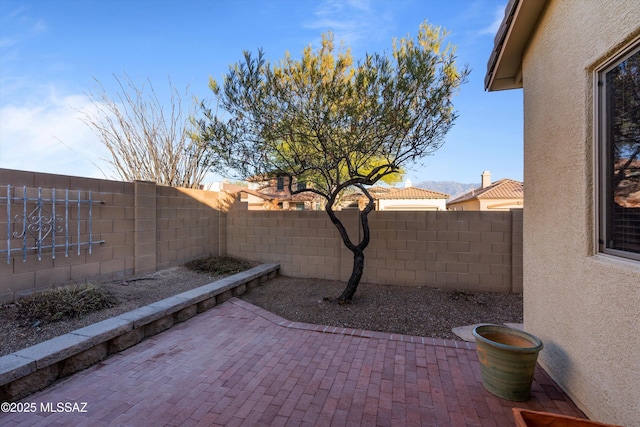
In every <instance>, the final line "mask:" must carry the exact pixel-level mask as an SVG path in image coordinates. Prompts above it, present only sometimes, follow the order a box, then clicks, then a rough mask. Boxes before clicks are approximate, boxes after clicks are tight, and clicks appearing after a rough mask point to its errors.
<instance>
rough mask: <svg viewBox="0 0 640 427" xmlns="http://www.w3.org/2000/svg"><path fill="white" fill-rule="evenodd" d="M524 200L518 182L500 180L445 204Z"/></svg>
mask: <svg viewBox="0 0 640 427" xmlns="http://www.w3.org/2000/svg"><path fill="white" fill-rule="evenodd" d="M522 198H524V185H523V183H522V182H520V181H514V180H513V179H508V178H505V179H501V180H498V181H496V182H494V183H493V184H491V185H490V186H488V187H486V188H475V189H473V190H471V191H468V192H466V193H464V194H463V195H462V196H459V197H457V198H455V199H453V200H451V201H449V203H447V205H450V204H452V203H460V202H466V201H467V200H473V199H522Z"/></svg>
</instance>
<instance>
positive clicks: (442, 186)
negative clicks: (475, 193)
mask: <svg viewBox="0 0 640 427" xmlns="http://www.w3.org/2000/svg"><path fill="white" fill-rule="evenodd" d="M413 186H414V187H417V188H423V189H425V190H433V191H439V192H440V193H445V194H449V195H451V198H454V197H458V196H460V195H461V194H464V193H466V192H467V191H470V190H473V189H474V188H478V187H480V184H479V183H478V184H463V183H461V182H456V181H423V182H419V183H417V184H414V185H413Z"/></svg>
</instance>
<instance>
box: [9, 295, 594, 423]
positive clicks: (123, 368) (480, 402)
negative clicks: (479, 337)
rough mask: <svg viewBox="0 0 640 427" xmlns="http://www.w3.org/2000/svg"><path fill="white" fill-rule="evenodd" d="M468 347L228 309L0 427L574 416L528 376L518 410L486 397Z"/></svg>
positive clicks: (61, 388)
mask: <svg viewBox="0 0 640 427" xmlns="http://www.w3.org/2000/svg"><path fill="white" fill-rule="evenodd" d="M474 348H475V346H474V345H473V344H469V343H465V342H462V341H460V342H458V341H444V340H437V339H436V340H434V339H431V338H420V337H408V336H399V335H390V334H386V333H379V332H368V331H357V330H350V329H347V330H345V329H342V328H332V327H331V328H327V327H318V326H313V325H306V324H300V323H292V322H289V321H286V320H284V319H282V318H280V317H278V316H275V315H273V314H271V313H269V312H266V311H264V310H262V309H260V308H258V307H256V306H253V305H251V304H249V303H246V302H244V301H242V300H239V299H232V300H229V301H227V302H226V303H224V304H222V305H219V306H217V307H215V308H213V309H211V310H209V311H207V312H205V313H202V314H200V315H198V316H196V317H194V318H192V319H190V320H188V321H186V322H184V323H181V324H179V325H177V326H176V327H174V328H172V329H171V330H168V331H166V332H164V333H161V334H159V335H156V336H154V337H152V338H149V339H147V340H145V341H143V342H142V343H140V344H138V345H137V346H135V347H132V348H130V349H128V350H125V351H123V352H121V353H118V354H116V355H113V356H111V357H109V358H108V359H106V360H104V361H102V362H101V363H99V364H97V365H94V366H92V367H90V368H88V369H86V370H84V371H82V372H79V373H77V374H74V375H72V376H71V377H69V378H65V379H63V380H61V381H59V382H57V383H55V384H54V385H53V386H51V387H49V388H47V389H45V390H43V391H41V392H39V393H36V394H34V395H32V396H29V397H28V398H25V399H23V400H22V401H21V402H22V403H24V404H27V405H29V406H30V408H31V409H35V410H36V412H35V413H21V414H17V413H10V414H6V413H4V414H2V413H0V425H2V426H14V425H20V426H23V425H34V426H40V425H41V426H68V425H74V426H80V425H84V426H92V427H97V426H107V425H126V426H149V425H153V426H161V425H164V426H217V425H221V426H240V425H242V426H304V425H306V426H360V425H362V426H376V425H380V426H393V425H399V426H400V425H406V426H513V425H514V423H513V418H512V415H511V408H512V407H514V406H519V407H524V408H529V409H533V410H540V411H549V412H556V413H562V414H566V415H572V416H577V417H584V414H582V412H580V410H578V409H577V408H576V406H575V405H574V404H573V403H572V402H571V401H570V400H569V398H568V397H567V396H566V395H565V394H564V393H563V392H562V391H561V390H560V389H559V388H558V387H557V386H556V385H555V384H554V383H553V381H552V380H551V379H550V378H549V377H548V376H547V374H546V373H545V372H544V371H543V370H542V369H539V368H538V369H537V370H536V374H535V380H534V384H533V387H532V396H531V398H530V399H529V400H528V401H527V402H522V403H517V402H509V401H506V400H502V399H500V398H498V397H495V396H493V395H491V394H490V393H488V392H487V391H485V390H484V388H483V387H482V384H481V377H480V365H479V364H478V362H477V357H476V354H475V350H474ZM58 403H62V404H63V405H62V406H61V407H60V408H61V409H65V406H64V403H68V405H67V406H66V408H68V409H70V410H82V409H84V410H85V411H86V412H80V413H79V412H52V411H51V409H52V408H54V409H57V408H58V406H57V405H58ZM83 403H86V407H84V408H83V407H82V406H83ZM74 404H77V405H75V406H74ZM43 409H44V410H45V411H44V412H43V411H42V410H43Z"/></svg>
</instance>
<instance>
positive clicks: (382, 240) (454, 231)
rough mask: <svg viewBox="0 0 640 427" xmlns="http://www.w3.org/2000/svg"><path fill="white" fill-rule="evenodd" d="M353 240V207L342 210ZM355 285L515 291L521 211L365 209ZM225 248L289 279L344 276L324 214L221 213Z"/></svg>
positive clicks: (341, 254)
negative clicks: (366, 234) (275, 267)
mask: <svg viewBox="0 0 640 427" xmlns="http://www.w3.org/2000/svg"><path fill="white" fill-rule="evenodd" d="M338 216H339V217H340V218H341V220H342V221H343V222H344V224H345V226H346V227H347V229H348V230H349V232H350V236H352V239H353V240H354V241H359V240H360V238H361V235H362V230H361V229H360V227H359V226H358V224H359V222H358V212H357V211H342V212H339V213H338ZM369 226H370V231H371V243H370V244H369V246H368V247H367V249H366V250H365V272H364V275H363V278H362V281H363V282H369V283H381V284H389V285H415V286H433V287H440V288H448V289H462V290H472V291H490V292H522V211H521V210H520V211H518V210H515V211H511V212H470V211H454V212H388V211H381V212H372V213H371V214H370V215H369ZM227 253H228V254H229V255H232V256H236V257H241V258H249V259H254V260H259V261H263V262H278V263H280V272H281V273H282V274H285V275H290V276H294V277H317V278H323V279H331V280H343V281H345V280H347V279H348V278H349V276H350V274H351V268H352V265H353V255H352V254H351V252H350V251H349V250H348V249H346V248H345V246H344V244H343V243H342V240H341V238H340V235H339V234H338V232H337V230H336V228H335V226H334V225H333V224H332V223H331V221H330V220H329V218H328V216H327V214H326V213H325V212H303V211H280V212H274V211H269V212H267V211H248V210H246V208H245V207H244V206H243V204H240V203H239V204H238V205H237V206H236V207H234V209H232V210H231V211H229V213H228V215H227Z"/></svg>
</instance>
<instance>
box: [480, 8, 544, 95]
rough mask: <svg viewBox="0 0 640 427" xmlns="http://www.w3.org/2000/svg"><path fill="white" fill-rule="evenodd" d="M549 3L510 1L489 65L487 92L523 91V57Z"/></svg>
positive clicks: (486, 81) (485, 85)
mask: <svg viewBox="0 0 640 427" xmlns="http://www.w3.org/2000/svg"><path fill="white" fill-rule="evenodd" d="M546 3H547V1H546V0H509V3H508V4H507V7H506V8H505V14H504V19H503V20H502V23H501V24H500V28H498V32H497V33H496V37H495V39H494V48H493V51H492V52H491V56H490V57H489V62H488V63H487V74H486V76H485V79H484V88H485V90H489V91H493V90H504V89H516V88H521V87H522V53H523V52H524V48H525V46H526V44H527V43H528V42H529V36H530V35H531V32H532V31H533V29H534V28H535V26H536V24H537V23H538V18H540V16H541V15H542V11H543V10H544V7H545V6H546Z"/></svg>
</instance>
